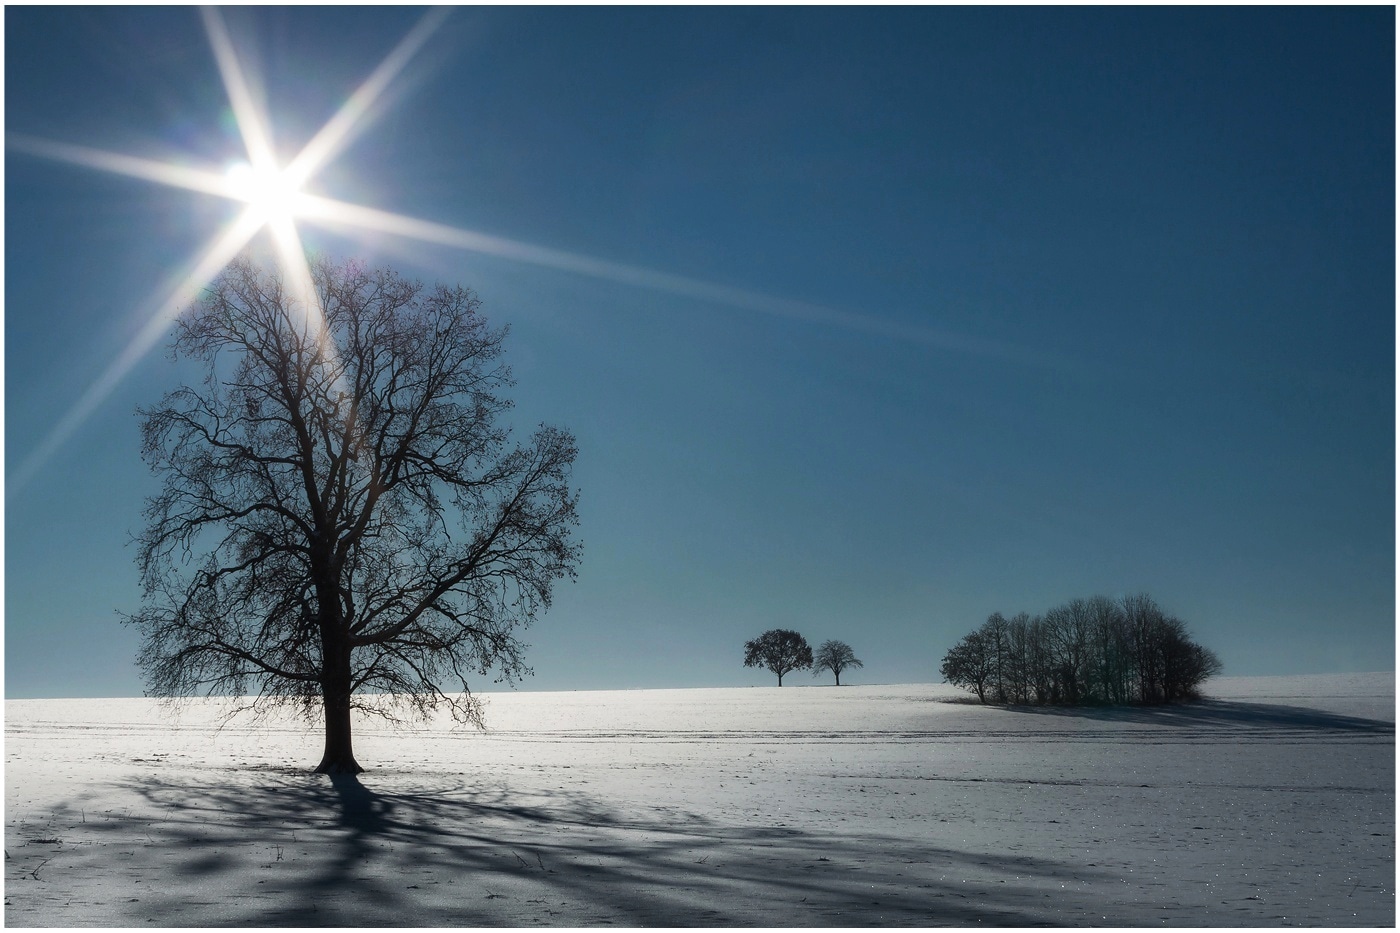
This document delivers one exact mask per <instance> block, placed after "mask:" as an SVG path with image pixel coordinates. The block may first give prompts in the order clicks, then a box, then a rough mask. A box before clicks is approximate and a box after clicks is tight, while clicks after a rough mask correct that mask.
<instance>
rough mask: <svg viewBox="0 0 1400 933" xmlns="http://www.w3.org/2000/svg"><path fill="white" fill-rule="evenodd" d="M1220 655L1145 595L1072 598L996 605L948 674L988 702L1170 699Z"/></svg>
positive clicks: (1191, 691)
mask: <svg viewBox="0 0 1400 933" xmlns="http://www.w3.org/2000/svg"><path fill="white" fill-rule="evenodd" d="M1220 670H1221V663H1220V659H1219V658H1218V657H1217V656H1216V655H1215V653H1214V652H1212V651H1211V650H1210V649H1208V648H1204V647H1202V646H1201V645H1198V644H1196V643H1195V642H1193V641H1192V640H1191V638H1190V637H1189V635H1188V633H1187V630H1186V624H1185V623H1184V622H1182V621H1181V620H1180V619H1178V618H1176V617H1175V616H1172V615H1168V614H1167V613H1166V612H1164V611H1163V610H1162V609H1161V607H1159V606H1158V605H1157V603H1156V602H1155V601H1153V599H1152V597H1150V596H1147V595H1145V594H1140V595H1135V596H1126V597H1124V598H1122V599H1118V600H1113V599H1109V598H1107V597H1104V596H1094V597H1091V598H1089V599H1072V600H1070V601H1069V602H1067V603H1064V604H1063V605H1060V606H1056V607H1055V608H1053V609H1051V610H1049V611H1048V612H1046V613H1045V614H1044V615H1037V616H1031V615H1028V614H1027V613H1024V612H1022V613H1019V614H1017V615H1015V616H1013V617H1011V618H1010V619H1008V618H1006V617H1004V616H1003V615H1002V614H1001V613H999V612H994V613H992V615H991V616H989V617H988V618H987V621H986V622H984V623H982V626H981V627H980V628H978V629H977V630H976V631H974V632H970V633H968V634H967V635H965V636H964V637H963V638H962V639H961V640H960V641H959V642H958V643H957V644H955V645H954V646H953V647H952V648H951V649H949V651H948V653H947V655H946V656H945V657H944V658H943V664H942V666H941V667H940V671H941V672H942V674H943V679H944V680H946V681H947V682H948V683H950V684H956V685H957V686H959V687H963V688H965V689H967V690H970V691H972V692H973V693H976V694H977V698H978V699H979V700H981V701H982V702H983V703H1017V704H1041V705H1098V704H1128V703H1170V702H1172V701H1174V700H1183V699H1192V698H1195V697H1197V696H1199V688H1200V685H1201V684H1202V683H1203V682H1204V681H1205V680H1206V679H1207V678H1209V677H1211V676H1213V675H1215V674H1217V673H1219V672H1220Z"/></svg>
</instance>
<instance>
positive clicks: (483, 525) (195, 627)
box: [127, 258, 580, 772]
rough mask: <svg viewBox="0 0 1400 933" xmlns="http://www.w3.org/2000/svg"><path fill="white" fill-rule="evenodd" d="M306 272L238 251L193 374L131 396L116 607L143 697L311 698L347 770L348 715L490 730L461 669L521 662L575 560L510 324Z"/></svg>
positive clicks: (553, 443) (338, 270)
mask: <svg viewBox="0 0 1400 933" xmlns="http://www.w3.org/2000/svg"><path fill="white" fill-rule="evenodd" d="M313 279H314V287H315V296H314V300H311V301H307V300H304V298H305V296H303V297H298V296H297V295H294V294H293V293H292V292H291V291H290V290H289V289H288V288H287V287H286V286H285V285H284V282H283V281H282V279H281V277H280V275H279V274H278V273H276V272H274V271H266V270H263V269H261V268H259V267H258V266H257V265H255V264H254V263H252V262H251V261H249V260H248V259H246V258H240V259H238V260H236V261H234V262H233V263H232V264H231V265H230V266H229V267H228V268H227V269H226V270H225V271H224V272H223V273H222V274H221V275H220V276H219V277H218V278H217V280H216V281H214V282H213V283H212V285H211V286H210V287H209V288H208V289H207V290H206V292H205V293H204V294H203V296H202V297H201V298H200V299H199V300H198V301H197V302H196V303H195V305H194V306H193V307H191V308H190V309H189V310H188V311H187V312H186V313H185V314H184V315H182V317H181V318H180V319H179V321H178V323H177V334H176V339H175V342H174V347H173V353H174V355H175V356H177V357H182V358H186V359H189V360H193V361H196V362H198V363H200V364H202V366H203V368H204V379H203V382H202V384H200V385H196V386H183V387H181V388H178V389H176V390H174V391H172V392H170V393H168V394H166V395H165V397H164V398H163V399H162V400H161V401H160V402H159V404H157V405H155V406H153V407H151V408H147V409H143V410H142V411H141V414H142V415H143V417H144V424H143V447H142V453H143V456H144V457H145V459H146V461H147V462H148V463H149V465H150V466H151V468H152V470H153V471H154V472H155V474H156V475H157V477H159V479H160V481H161V490H160V492H159V493H158V494H157V495H155V496H154V497H153V498H151V499H150V500H149V501H148V503H147V507H146V513H145V514H146V519H147V527H146V529H145V531H144V533H143V534H141V536H140V538H139V552H138V554H137V561H138V564H139V567H140V571H141V580H142V584H143V601H142V605H141V608H140V609H139V611H137V612H136V613H134V614H133V615H131V616H129V617H128V619H127V621H128V622H129V623H130V624H132V625H134V626H135V627H136V628H137V629H138V630H139V631H140V633H141V638H142V647H141V654H140V663H141V666H142V668H143V670H144V673H145V676H146V679H147V683H148V686H149V692H151V693H153V694H156V695H160V696H188V695H192V694H195V693H200V692H204V693H211V694H213V693H221V694H234V695H251V696H253V697H254V702H255V705H266V704H280V703H291V704H294V705H296V706H297V707H298V708H299V709H300V710H301V711H302V712H304V713H305V714H307V715H308V716H314V715H315V714H316V713H317V712H318V711H323V713H324V717H325V726H326V748H325V754H324V756H323V758H322V761H321V764H320V766H319V768H318V770H322V771H349V772H357V771H359V770H361V769H360V767H359V765H358V763H357V762H356V761H355V758H354V754H353V749H352V745H351V735H350V711H351V709H352V708H355V707H361V708H365V709H368V710H371V711H373V712H376V713H380V714H382V715H390V716H394V715H396V714H394V713H393V712H392V710H393V709H394V708H395V706H394V705H393V703H399V704H408V706H409V707H410V710H411V711H417V712H419V713H423V712H426V711H427V710H428V709H431V708H433V707H435V706H436V705H438V704H439V703H446V704H447V705H448V706H450V707H451V710H452V713H453V716H454V717H455V718H457V719H458V720H460V721H466V722H473V723H476V724H480V721H481V710H480V707H479V705H478V703H477V702H476V700H475V699H474V698H473V696H472V694H471V692H470V688H469V686H468V683H467V679H468V677H469V676H470V675H472V674H479V675H486V674H488V673H492V672H494V673H495V675H496V677H497V678H498V679H505V680H512V679H514V678H516V677H519V676H522V675H524V674H526V673H528V668H527V667H526V666H525V664H524V660H523V649H524V646H523V644H522V643H521V642H520V641H519V632H520V630H521V629H523V628H524V627H526V626H528V625H529V624H530V623H531V622H532V621H533V620H534V619H535V618H536V617H537V615H538V614H539V613H540V612H542V611H544V610H545V609H547V608H548V606H549V605H550V600H551V593H552V587H553V584H554V582H555V581H556V580H558V579H560V578H561V577H572V576H573V575H574V573H575V569H576V566H577V563H578V560H579V555H580V545H579V544H578V543H577V542H576V540H575V539H574V537H573V535H574V529H575V526H576V524H577V513H576V502H577V496H576V494H575V492H574V491H573V490H572V489H571V488H570V477H571V468H572V464H573V461H574V458H575V456H576V455H577V449H576V445H575V442H574V438H573V436H572V435H571V434H570V433H569V432H568V431H567V430H565V429H562V428H558V427H550V426H540V427H539V428H538V430H536V431H535V432H534V433H533V434H532V435H531V436H530V437H529V438H528V440H526V441H524V442H523V443H513V442H512V440H511V432H510V429H509V428H508V427H506V426H504V425H503V424H502V423H501V419H502V416H503V415H505V413H506V412H507V411H508V410H509V409H510V407H511V402H510V401H509V399H508V398H507V397H506V395H505V394H504V393H505V390H507V389H508V388H509V387H510V386H512V385H513V380H512V378H511V374H510V371H509V369H508V368H507V367H506V366H505V365H504V364H503V362H502V360H501V353H502V342H503V340H504V338H505V336H506V331H505V330H504V329H492V328H490V327H489V326H488V325H487V322H486V320H485V318H484V317H483V316H482V315H481V314H480V313H479V309H480V301H479V300H478V299H477V297H476V295H475V294H473V293H472V292H471V291H470V290H468V289H465V288H461V287H448V286H444V285H439V286H437V287H435V288H431V289H429V288H425V287H424V286H423V285H422V284H421V283H418V282H414V281H409V280H406V279H404V278H402V277H400V276H399V275H397V274H396V273H394V272H393V271H392V270H369V269H366V268H364V267H363V266H360V265H357V264H354V263H351V264H346V265H334V264H331V263H328V262H321V263H318V264H317V265H316V266H315V267H314V269H313ZM370 692H375V693H382V694H386V695H387V696H386V697H378V698H376V701H375V702H374V703H367V702H365V701H364V696H365V694H366V693H370ZM390 701H392V702H390ZM386 703H388V704H389V705H386ZM399 708H401V707H399Z"/></svg>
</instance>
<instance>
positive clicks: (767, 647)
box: [744, 628, 812, 687]
mask: <svg viewBox="0 0 1400 933" xmlns="http://www.w3.org/2000/svg"><path fill="white" fill-rule="evenodd" d="M744 666H745V667H766V668H768V669H769V670H770V671H772V672H773V673H775V674H777V675H778V686H779V687H781V686H782V685H783V675H784V674H787V673H790V672H792V671H805V670H806V669H807V668H809V667H811V666H812V647H811V646H810V645H808V644H807V639H805V638H803V637H802V636H801V635H799V634H797V633H796V632H793V631H790V630H788V629H785V628H775V629H770V630H769V631H767V632H764V633H763V634H762V635H760V636H758V637H757V638H755V639H754V640H752V641H747V642H744Z"/></svg>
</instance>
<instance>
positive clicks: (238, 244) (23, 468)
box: [7, 208, 263, 490]
mask: <svg viewBox="0 0 1400 933" xmlns="http://www.w3.org/2000/svg"><path fill="white" fill-rule="evenodd" d="M262 225H263V222H262V219H261V218H259V217H258V216H257V214H256V212H255V211H253V210H252V209H251V208H249V209H245V210H244V211H243V213H242V214H241V215H239V217H238V218H237V219H236V220H234V222H233V223H232V224H230V225H229V226H228V228H227V229H225V230H224V231H223V232H222V233H220V234H219V235H218V236H217V237H215V238H214V239H213V240H212V241H211V242H210V243H209V245H208V246H207V247H206V248H205V249H204V251H203V253H201V254H200V255H199V258H198V259H197V260H196V261H195V262H194V264H193V265H192V266H191V268H190V269H189V271H188V272H186V273H185V274H184V275H183V276H180V277H179V280H178V281H177V282H176V283H175V285H174V286H173V287H171V288H170V289H169V291H168V292H167V293H166V295H165V298H164V299H162V300H161V301H160V302H159V304H157V305H156V308H155V310H154V311H152V312H151V315H150V317H148V318H147V320H146V323H145V324H144V325H143V326H142V328H141V330H140V331H138V332H137V334H136V336H135V337H133V338H132V339H131V341H130V342H129V343H128V344H127V345H126V347H125V348H124V349H123V350H122V352H121V354H120V355H118V356H117V358H116V359H115V360H113V361H112V363H111V365H109V366H108V367H107V369H106V370H105V371H104V372H103V373H102V375H101V376H99V377H98V379H97V381H96V382H94V383H93V384H92V385H91V386H89V387H88V389H87V391H86V392H84V393H83V395H82V397H81V398H79V399H78V401H77V402H76V403H74V405H73V407H72V408H70V409H68V411H67V412H66V413H65V414H64V415H63V417H62V418H60V419H59V420H58V422H57V423H56V424H55V425H54V426H53V427H52V428H51V429H50V430H49V433H48V434H47V435H45V437H44V439H43V441H41V442H40V444H39V446H38V447H36V448H35V449H34V451H33V453H31V454H30V455H29V456H28V457H27V458H26V459H25V461H24V462H23V463H22V464H20V467H19V469H18V470H16V471H15V473H14V475H12V476H9V477H7V485H8V487H9V489H11V490H15V489H18V488H20V487H21V486H23V485H24V484H25V482H27V481H28V480H29V479H30V478H31V477H32V476H33V475H34V474H35V473H36V472H37V471H38V470H39V468H40V467H42V466H43V465H44V463H45V462H47V461H48V459H49V457H50V456H52V455H53V453H54V451H55V450H57V449H58V448H59V447H60V446H61V445H62V444H63V442H64V441H66V440H67V439H68V437H69V436H70V435H71V434H72V433H73V432H74V431H75V430H77V429H78V427H79V426H80V425H82V423H83V422H84V421H86V420H87V418H88V416H89V415H91V414H92V413H93V411H95V410H96V409H97V406H99V405H101V404H102V402H103V400H104V399H106V398H107V396H108V395H110V394H111V392H112V390H113V389H115V388H116V387H117V385H118V384H119V383H120V382H121V381H122V380H123V379H124V378H126V374H127V373H129V372H130V371H131V368H132V367H133V366H135V365H136V364H137V363H138V362H139V361H140V360H141V358H142V357H144V356H145V355H146V354H147V353H149V352H150V351H151V348H152V347H154V346H155V345H156V344H157V343H159V342H160V341H161V340H162V339H163V338H164V337H165V335H166V333H167V332H168V331H169V329H170V325H171V323H172V322H173V321H174V320H175V318H176V316H177V315H178V314H179V313H180V309H181V308H182V307H183V306H184V305H185V304H186V303H187V302H189V301H190V300H191V299H192V298H194V296H195V295H196V294H198V292H199V290H200V289H201V288H203V287H204V286H205V285H206V284H207V283H208V282H209V280H210V279H212V278H214V276H216V275H218V274H219V270H221V269H223V267H224V266H226V265H228V263H229V261H230V260H232V259H233V257H235V256H237V255H238V253H239V251H240V250H242V249H243V247H245V246H247V245H248V242H249V241H250V240H252V238H253V237H254V235H256V234H257V232H258V230H259V229H260V228H261V227H262Z"/></svg>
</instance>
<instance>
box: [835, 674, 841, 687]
mask: <svg viewBox="0 0 1400 933" xmlns="http://www.w3.org/2000/svg"><path fill="white" fill-rule="evenodd" d="M836 686H838V687H839V686H841V672H840V671H837V672H836Z"/></svg>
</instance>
